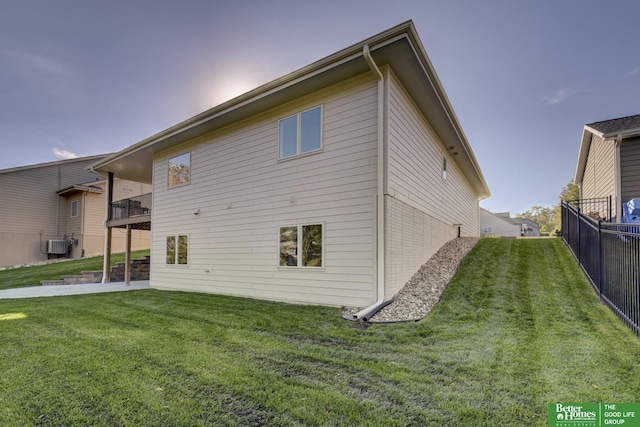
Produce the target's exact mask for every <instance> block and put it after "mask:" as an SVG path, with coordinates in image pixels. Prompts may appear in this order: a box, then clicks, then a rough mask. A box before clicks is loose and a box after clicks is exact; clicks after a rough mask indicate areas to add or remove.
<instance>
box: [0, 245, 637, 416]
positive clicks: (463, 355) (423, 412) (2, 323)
mask: <svg viewBox="0 0 640 427" xmlns="http://www.w3.org/2000/svg"><path fill="white" fill-rule="evenodd" d="M338 313H339V311H338V310H337V309H335V308H327V307H300V306H294V305H285V304H278V303H270V302H261V301H253V300H247V299H240V298H230V297H221V296H215V295H202V294H192V293H179V292H159V291H153V290H149V291H132V292H125V293H113V294H101V295H83V296H73V297H56V298H49V299H29V300H0V342H1V343H2V345H0V425H3V426H28V425H103V426H113V425H131V426H156V425H176V426H181V425H183V426H193V425H228V426H235V425H243V426H247V425H249V426H250V425H256V426H257V425H323V426H324V425H343V426H353V425H365V426H366V425H370V426H380V425H385V426H394V425H398V426H407V425H419V426H445V425H446V426H496V425H500V426H544V425H546V410H547V409H546V408H547V403H548V402H555V401H571V402H605V401H608V402H624V401H626V402H633V401H638V396H640V386H639V384H638V381H637V379H638V378H640V366H639V365H638V364H637V361H638V360H639V357H640V339H639V338H638V337H637V336H635V335H634V334H633V333H631V332H630V331H629V330H628V329H627V328H626V327H625V326H624V325H623V324H622V323H621V322H620V321H619V320H618V319H617V318H616V317H615V316H614V315H612V314H611V313H610V311H609V310H608V309H606V308H605V307H604V306H603V305H602V304H600V303H599V301H598V299H597V297H596V296H595V295H594V293H593V291H592V290H591V288H590V285H589V284H588V283H587V282H586V280H585V279H584V278H583V276H582V273H581V272H580V270H579V269H578V267H577V266H576V264H575V261H574V260H573V259H572V258H571V255H570V254H569V253H568V251H567V250H566V248H565V247H564V246H563V244H562V243H561V242H560V241H559V240H499V239H485V240H483V241H481V242H480V243H479V244H478V245H477V246H476V248H475V249H474V250H473V251H472V252H471V254H470V255H469V256H468V257H467V258H466V259H465V261H464V262H463V264H462V265H461V268H460V270H459V272H458V274H457V275H456V276H455V277H454V279H453V281H452V283H451V284H450V286H449V288H448V289H447V291H446V292H445V295H444V296H443V300H442V301H441V303H440V304H439V305H438V306H437V307H436V309H435V310H434V311H432V312H431V314H430V315H429V316H428V317H427V318H425V319H424V320H422V321H420V322H417V323H404V324H392V325H373V326H370V327H368V328H355V327H354V324H352V323H350V322H346V321H344V320H341V319H339V317H338Z"/></svg>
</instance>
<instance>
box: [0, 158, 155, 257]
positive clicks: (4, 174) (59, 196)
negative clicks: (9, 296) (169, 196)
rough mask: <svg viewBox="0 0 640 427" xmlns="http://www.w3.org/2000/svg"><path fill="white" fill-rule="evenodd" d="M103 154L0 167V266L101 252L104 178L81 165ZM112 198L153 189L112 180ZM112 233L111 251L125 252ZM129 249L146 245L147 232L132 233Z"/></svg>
mask: <svg viewBox="0 0 640 427" xmlns="http://www.w3.org/2000/svg"><path fill="white" fill-rule="evenodd" d="M104 158H106V155H100V156H91V157H81V158H76V159H69V160H59V161H55V162H49V163H41V164H35V165H27V166H20V167H16V168H11V169H4V170H0V200H2V203H0V219H2V221H0V267H8V266H13V265H23V264H29V263H34V262H39V261H44V260H47V259H50V258H59V257H70V258H79V257H82V256H91V255H101V254H102V253H103V251H104V247H105V244H104V236H105V232H104V230H105V227H104V221H105V203H106V194H105V192H104V188H105V180H104V179H102V180H101V179H100V178H98V177H96V175H95V174H92V173H89V172H87V171H86V170H85V169H86V168H87V167H88V166H89V165H91V164H93V163H95V162H96V161H98V160H102V159H104ZM113 190H114V191H113V195H115V197H116V198H120V199H126V198H127V197H130V196H133V195H137V194H141V192H145V191H149V192H150V191H151V188H150V186H148V185H146V184H141V183H139V182H131V181H127V180H116V181H115V184H114V185H113ZM125 242H126V236H125V235H124V234H123V233H119V234H116V235H115V237H114V239H113V244H112V250H113V251H114V252H124V251H125ZM131 242H132V243H131V245H132V248H133V249H147V248H149V243H150V233H149V231H138V232H136V233H134V234H133V236H132V240H131Z"/></svg>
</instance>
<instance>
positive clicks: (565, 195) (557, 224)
mask: <svg viewBox="0 0 640 427" xmlns="http://www.w3.org/2000/svg"><path fill="white" fill-rule="evenodd" d="M558 198H559V199H560V200H561V201H562V200H565V201H569V200H578V199H579V198H580V190H579V188H578V186H577V185H575V184H573V183H572V182H569V183H568V184H567V185H566V186H565V187H564V188H563V189H562V192H561V193H560V196H559V197H558ZM561 215H562V214H561V212H560V203H558V204H557V205H555V206H537V205H536V206H532V207H531V208H530V209H529V210H526V211H524V212H522V213H519V214H517V215H516V216H518V217H521V218H527V219H530V220H532V221H535V222H537V223H538V224H539V225H540V232H541V233H543V234H547V233H548V234H553V233H555V232H556V230H560V228H561V227H562V216H561Z"/></svg>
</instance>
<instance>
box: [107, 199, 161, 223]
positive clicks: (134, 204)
mask: <svg viewBox="0 0 640 427" xmlns="http://www.w3.org/2000/svg"><path fill="white" fill-rule="evenodd" d="M151 201H152V199H151V193H148V194H143V195H141V196H136V197H131V198H129V199H123V200H118V201H117V202H113V203H111V212H110V215H109V220H111V221H117V220H121V219H128V218H133V217H140V216H146V215H151Z"/></svg>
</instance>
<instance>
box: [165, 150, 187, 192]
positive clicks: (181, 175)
mask: <svg viewBox="0 0 640 427" xmlns="http://www.w3.org/2000/svg"><path fill="white" fill-rule="evenodd" d="M190 181H191V153H184V154H180V155H179V156H175V157H172V158H170V159H169V170H168V175H167V186H168V187H169V188H171V187H178V186H180V185H186V184H188V183H189V182H190Z"/></svg>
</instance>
